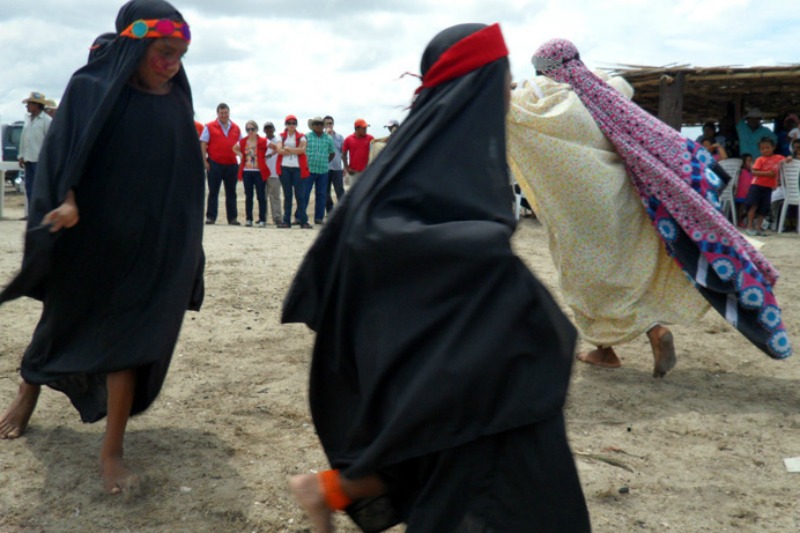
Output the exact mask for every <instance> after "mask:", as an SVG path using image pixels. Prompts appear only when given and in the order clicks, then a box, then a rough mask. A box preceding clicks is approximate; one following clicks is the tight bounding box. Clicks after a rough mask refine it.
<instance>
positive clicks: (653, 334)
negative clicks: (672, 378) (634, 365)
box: [647, 325, 677, 378]
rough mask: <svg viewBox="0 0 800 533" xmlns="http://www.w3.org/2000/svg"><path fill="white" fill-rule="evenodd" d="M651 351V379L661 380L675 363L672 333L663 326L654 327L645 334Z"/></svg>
mask: <svg viewBox="0 0 800 533" xmlns="http://www.w3.org/2000/svg"><path fill="white" fill-rule="evenodd" d="M647 338H648V339H650V347H651V348H652V349H653V360H654V364H653V377H654V378H663V377H664V376H665V375H666V374H667V372H669V371H670V370H672V369H673V368H674V367H675V363H677V358H676V357H675V343H674V342H673V339H672V333H671V332H670V330H668V329H667V328H665V327H664V326H661V325H658V326H654V327H652V328H651V329H650V331H648V332H647Z"/></svg>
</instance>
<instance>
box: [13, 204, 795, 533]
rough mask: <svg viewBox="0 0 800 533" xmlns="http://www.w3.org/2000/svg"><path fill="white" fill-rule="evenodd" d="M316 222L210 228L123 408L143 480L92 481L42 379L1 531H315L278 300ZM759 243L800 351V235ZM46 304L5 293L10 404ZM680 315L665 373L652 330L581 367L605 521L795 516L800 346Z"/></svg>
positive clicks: (623, 525) (522, 246) (304, 425)
mask: <svg viewBox="0 0 800 533" xmlns="http://www.w3.org/2000/svg"><path fill="white" fill-rule="evenodd" d="M240 201H241V194H240ZM221 205H222V202H221ZM5 206H6V208H5V219H4V220H2V221H0V283H5V282H6V281H7V280H9V279H10V277H11V276H12V274H13V273H14V272H15V271H16V269H17V268H18V265H19V263H20V258H21V249H22V246H21V243H22V232H23V229H24V226H23V224H24V223H23V222H20V221H19V220H18V219H19V218H20V217H21V216H22V203H21V197H19V196H17V195H15V194H7V195H6V202H5ZM240 209H242V208H240ZM240 212H243V209H242V211H240ZM240 219H243V216H242V215H240ZM317 232H318V230H317V229H314V230H311V231H309V230H300V229H294V228H293V229H292V230H289V231H287V230H277V229H276V228H275V227H274V226H272V225H270V226H268V227H267V228H266V229H255V228H245V227H230V226H227V225H216V226H211V227H207V231H206V233H205V249H206V254H207V256H208V267H207V270H206V287H207V290H206V302H205V305H204V306H203V310H202V311H201V312H200V313H188V314H187V315H186V320H185V324H184V328H183V330H182V333H181V337H180V342H179V343H178V346H177V348H176V351H175V357H174V359H173V364H172V368H171V370H170V373H169V376H168V378H167V382H166V384H165V386H164V388H163V391H162V393H161V396H160V398H159V399H158V400H157V401H156V402H155V404H154V406H153V407H152V408H151V409H150V410H149V411H148V412H146V413H145V414H143V415H142V416H139V417H137V418H135V419H133V420H132V421H131V423H130V425H129V431H128V437H127V448H126V450H127V458H128V460H129V462H130V464H131V465H132V466H133V467H134V468H136V469H138V470H140V471H141V472H143V473H144V474H145V475H146V478H147V481H146V484H145V487H144V489H145V490H144V491H143V493H142V494H141V495H139V496H137V497H134V498H129V499H124V498H120V497H109V496H105V495H103V494H102V493H101V490H100V483H99V479H98V468H97V453H98V450H99V445H100V440H101V437H102V432H103V428H104V426H103V424H102V423H100V424H95V425H83V424H81V423H80V421H79V418H78V416H77V413H76V412H75V411H74V410H73V409H72V407H71V406H70V405H69V403H68V402H67V400H66V398H65V397H64V396H62V395H61V394H60V393H57V392H55V391H52V390H45V391H44V393H43V394H42V398H41V401H40V403H39V409H38V410H37V412H36V414H35V415H34V417H33V420H32V422H31V426H30V428H29V431H28V432H27V434H26V436H25V437H24V438H20V439H17V440H14V441H4V442H0V532H2V533H6V532H18V531H26V532H27V531H34V532H38V531H47V532H51V531H80V532H92V531H187V532H196V531H214V532H223V531H224V532H228V531H231V532H233V531H242V532H254V531H260V532H279V531H291V532H296V531H306V530H307V528H308V522H307V521H306V519H305V518H304V516H303V513H302V512H301V510H300V509H299V508H298V507H297V506H296V505H295V504H294V502H293V501H292V498H291V497H290V496H289V494H288V492H287V489H286V478H287V477H288V476H290V475H292V474H295V473H299V472H308V471H309V470H317V469H322V468H324V467H325V466H326V464H325V460H324V456H323V454H322V452H321V449H320V447H319V445H318V442H317V439H316V436H315V433H314V429H313V426H312V425H311V420H310V417H309V413H308V408H307V396H306V385H307V374H308V363H309V356H310V350H311V346H312V342H313V335H312V334H311V333H310V331H309V330H307V329H306V328H305V327H304V326H299V325H288V326H282V325H280V324H279V312H280V306H281V301H282V299H283V296H284V294H285V292H286V289H287V287H288V285H289V282H290V280H291V278H292V276H293V274H294V272H295V269H296V268H297V266H298V264H299V262H300V260H301V258H302V257H303V254H304V253H305V251H306V249H307V248H308V247H309V245H310V244H311V242H312V241H313V240H314V238H315V237H316V235H317ZM514 243H515V246H516V248H517V250H518V253H519V254H520V256H521V257H523V258H524V260H525V261H526V262H527V264H528V265H529V266H530V268H531V269H532V270H533V271H534V272H535V273H536V275H537V276H538V277H539V278H540V279H542V280H543V281H544V282H545V284H546V285H547V286H548V287H549V288H550V289H551V290H552V291H553V292H554V293H555V295H556V297H557V298H558V297H559V294H558V289H557V287H556V279H555V272H554V269H553V265H552V262H551V260H550V257H549V253H548V249H547V242H546V238H545V235H544V232H543V230H542V228H541V226H540V225H539V224H538V223H537V222H535V221H534V220H532V219H524V220H522V222H521V223H520V226H519V229H518V231H517V234H516V236H515V238H514ZM765 243H766V244H765V246H764V248H763V251H764V253H765V254H766V255H767V256H768V257H769V258H770V259H771V260H773V262H774V263H775V265H776V266H777V267H778V268H779V269H780V270H781V271H782V279H781V282H780V283H779V285H778V290H777V292H778V297H779V301H780V302H781V303H782V305H783V309H784V316H785V319H786V323H787V327H788V329H789V332H790V334H791V336H792V337H793V339H794V341H795V347H796V349H797V347H798V346H800V298H798V295H799V293H798V277H800V238H799V237H798V235H797V234H791V235H781V236H772V237H769V238H768V239H765ZM39 312H40V304H39V303H37V302H35V301H31V300H18V301H14V302H11V303H9V304H7V305H5V306H3V307H2V309H0V404H2V405H5V404H6V403H8V401H10V400H11V398H12V397H13V396H14V393H15V391H16V387H17V382H18V376H17V369H18V366H19V360H20V356H21V354H22V352H23V350H24V348H25V346H26V344H27V342H28V340H29V338H30V335H31V332H32V330H33V327H34V325H35V324H36V320H37V317H38V314H39ZM673 331H674V333H675V335H676V342H677V347H678V357H679V361H678V366H677V368H676V369H675V370H674V371H673V372H671V373H670V374H669V375H668V376H667V378H666V379H664V380H658V381H656V380H654V379H653V378H652V377H651V365H652V359H651V356H650V353H649V346H648V344H647V341H646V339H645V338H644V337H642V338H640V339H638V340H636V341H634V342H631V343H629V344H627V345H625V346H622V347H620V348H619V350H618V353H619V354H620V355H621V357H622V358H623V368H621V369H619V370H602V369H596V368H592V367H588V366H586V365H582V364H577V365H576V367H575V369H574V373H573V379H572V387H571V393H570V398H569V401H568V406H567V422H568V429H569V434H570V439H571V443H572V446H573V450H574V452H575V455H576V461H577V464H578V468H579V470H580V474H581V479H582V483H583V487H584V491H585V494H586V498H587V501H588V504H589V509H590V512H591V516H592V522H593V524H594V529H595V531H598V532H620V531H622V532H625V531H659V532H661V531H676V532H701V531H702V532H724V531H737V532H739V531H753V532H755V531H758V532H788V531H798V530H800V505H799V504H798V502H800V474H790V473H787V471H786V468H785V467H784V463H783V458H786V457H798V456H800V438H798V435H800V413H798V406H800V392H798V387H797V384H798V382H799V381H800V368H799V367H798V361H800V359H798V356H795V357H794V358H790V359H789V360H787V361H782V362H776V361H772V360H770V359H768V358H767V357H766V356H764V355H763V354H762V353H760V352H758V351H757V350H756V349H755V348H753V347H751V346H750V345H749V344H748V343H747V342H746V341H745V340H744V339H743V338H742V337H741V336H740V335H739V334H738V333H736V332H735V331H734V330H733V329H732V328H731V327H729V326H728V325H726V324H725V322H724V321H723V320H722V319H721V318H719V317H718V316H717V315H715V314H709V315H707V316H706V317H705V318H703V319H702V320H701V321H699V322H698V323H696V324H690V325H681V326H675V327H674V328H673ZM583 347H584V348H587V347H588V346H586V345H584V346H583ZM337 525H338V526H339V527H340V530H342V531H354V529H353V528H352V526H351V525H350V524H349V523H348V522H347V520H346V519H344V518H341V519H337ZM396 529H397V530H398V531H401V530H402V529H401V528H396Z"/></svg>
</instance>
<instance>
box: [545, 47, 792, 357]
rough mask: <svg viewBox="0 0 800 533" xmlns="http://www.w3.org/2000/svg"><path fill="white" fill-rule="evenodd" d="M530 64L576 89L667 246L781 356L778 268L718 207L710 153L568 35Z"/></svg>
mask: <svg viewBox="0 0 800 533" xmlns="http://www.w3.org/2000/svg"><path fill="white" fill-rule="evenodd" d="M533 64H534V67H535V68H536V71H537V73H539V74H543V75H545V76H547V77H549V78H552V79H554V80H555V81H558V82H561V83H567V84H569V85H570V86H571V87H572V89H573V90H574V91H575V94H577V95H578V97H579V98H580V100H581V102H582V103H583V105H584V106H585V107H586V109H587V110H588V111H589V113H591V115H592V116H593V117H594V119H595V122H596V123H597V125H598V127H599V128H600V129H601V130H602V132H603V133H604V134H605V136H606V137H607V138H608V140H609V141H610V142H611V143H612V144H613V145H614V147H615V148H616V150H617V152H618V154H619V155H620V157H621V158H622V160H623V161H624V164H625V166H626V169H627V172H628V176H629V177H630V178H631V181H632V182H633V185H634V186H635V187H636V190H637V191H638V193H639V196H640V197H641V199H642V202H643V203H644V205H645V208H646V210H647V213H648V215H649V216H650V218H651V220H652V221H653V224H654V226H655V227H656V230H657V232H658V234H659V236H660V237H661V239H662V240H663V241H664V244H665V245H666V248H667V250H668V252H669V253H670V254H671V255H672V256H673V257H674V258H675V260H676V261H677V262H678V264H679V265H680V266H681V268H682V269H683V270H684V271H685V272H686V273H687V274H688V275H689V277H690V279H692V281H693V282H694V283H695V285H696V286H697V287H698V290H700V292H701V293H702V294H703V296H704V297H706V299H707V300H708V301H709V303H711V304H712V305H713V306H714V307H715V308H716V309H717V310H718V311H719V312H720V313H721V314H722V315H723V316H725V318H726V319H727V320H728V321H729V322H731V323H732V324H733V325H734V326H736V327H737V328H739V329H740V331H741V332H742V333H743V334H744V335H745V336H747V338H748V339H749V340H750V341H751V342H753V343H754V344H755V345H756V346H758V347H759V348H760V349H762V350H763V351H765V352H766V353H767V354H768V355H770V356H771V357H774V358H778V359H780V358H784V357H788V356H789V355H790V354H791V352H792V349H791V345H790V342H789V339H788V336H787V334H786V331H785V328H784V326H783V321H782V318H781V312H780V308H779V307H778V304H777V301H776V299H775V296H774V294H773V292H772V286H773V285H774V284H775V282H776V281H777V279H778V272H777V270H776V269H775V268H774V267H773V266H772V265H771V264H770V263H769V261H767V259H766V258H765V257H764V256H763V255H762V254H761V253H760V252H758V251H757V250H756V249H755V248H754V247H753V246H752V245H751V244H750V243H749V242H747V240H746V239H745V238H744V237H743V236H742V235H741V234H740V233H739V231H737V230H736V228H734V227H733V226H732V225H731V224H730V223H729V222H728V220H727V219H726V218H725V217H724V216H723V215H722V213H721V211H720V204H719V191H720V189H721V188H722V187H723V185H724V184H723V182H722V180H721V179H720V177H719V176H720V175H724V171H722V169H721V168H720V167H719V165H717V164H716V162H715V161H714V159H713V157H712V156H711V155H710V154H709V153H708V152H707V151H706V150H705V149H704V148H703V147H702V146H701V145H699V144H697V143H695V142H694V141H692V140H689V139H686V138H685V137H683V136H681V135H680V133H679V132H677V131H675V130H674V129H672V128H670V127H669V126H667V125H666V124H665V123H663V122H662V121H660V120H659V119H658V118H656V117H654V116H652V115H650V114H649V113H647V112H646V111H644V110H643V109H641V108H640V107H639V106H637V105H635V104H633V103H631V102H629V101H628V100H627V99H626V98H624V97H623V96H622V95H621V94H620V93H619V92H617V91H616V90H614V89H613V88H612V87H611V86H609V85H608V84H607V83H605V82H604V81H602V80H601V79H600V78H599V77H597V76H596V75H594V74H593V73H592V72H591V71H590V70H589V69H588V68H586V66H585V65H584V64H583V62H582V61H581V59H580V55H579V54H578V50H577V49H576V48H575V46H574V45H573V44H572V43H571V42H570V41H567V40H565V39H553V40H551V41H548V42H546V43H545V44H543V45H542V46H540V47H539V49H538V50H537V51H536V53H535V54H534V56H533ZM725 176H726V175H725ZM709 266H710V267H711V268H708V267H709ZM765 332H766V335H765Z"/></svg>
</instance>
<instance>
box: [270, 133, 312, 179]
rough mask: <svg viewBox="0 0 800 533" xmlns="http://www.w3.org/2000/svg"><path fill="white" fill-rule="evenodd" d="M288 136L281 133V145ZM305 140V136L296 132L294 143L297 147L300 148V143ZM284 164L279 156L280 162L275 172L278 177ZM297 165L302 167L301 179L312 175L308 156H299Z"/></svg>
mask: <svg viewBox="0 0 800 533" xmlns="http://www.w3.org/2000/svg"><path fill="white" fill-rule="evenodd" d="M287 136H288V134H287V133H286V131H284V132H283V133H281V143H285V142H286V137H287ZM304 138H305V135H303V134H302V133H300V132H299V131H295V132H294V142H295V143H297V146H300V141H302V140H303V139H304ZM282 162H283V156H282V155H280V154H279V155H278V160H277V161H276V162H275V170H276V171H277V172H278V176H280V175H281V163H282ZM297 163H298V165H300V177H301V178H307V177H309V176H310V175H311V171H310V170H309V169H308V156H307V155H306V154H300V155H298V156H297Z"/></svg>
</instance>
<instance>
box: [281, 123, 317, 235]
mask: <svg viewBox="0 0 800 533" xmlns="http://www.w3.org/2000/svg"><path fill="white" fill-rule="evenodd" d="M284 125H285V126H286V129H285V130H283V133H281V142H280V143H279V144H278V162H277V163H276V164H275V167H276V168H277V170H278V175H279V176H280V177H281V187H283V223H282V224H278V227H279V228H291V227H292V190H294V198H295V201H296V202H297V211H296V212H295V219H296V220H297V221H298V223H299V224H300V227H301V228H303V229H311V228H312V226H311V224H309V223H308V213H306V210H307V208H308V194H307V192H306V190H305V189H306V186H305V183H304V182H303V181H302V180H304V179H306V178H307V177H308V176H310V175H311V173H310V172H309V170H308V158H307V157H306V136H305V135H303V134H302V133H300V132H299V131H297V117H296V116H294V115H287V117H286V120H284Z"/></svg>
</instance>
